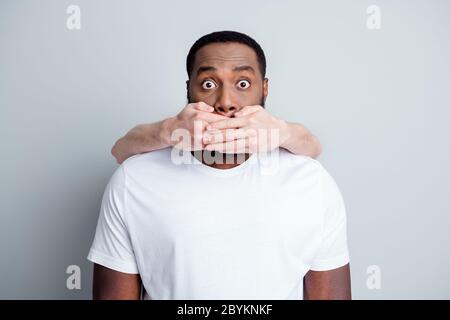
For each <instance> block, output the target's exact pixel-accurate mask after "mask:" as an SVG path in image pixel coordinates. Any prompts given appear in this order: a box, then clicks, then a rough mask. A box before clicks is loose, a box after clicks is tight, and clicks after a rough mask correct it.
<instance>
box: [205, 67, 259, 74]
mask: <svg viewBox="0 0 450 320" xmlns="http://www.w3.org/2000/svg"><path fill="white" fill-rule="evenodd" d="M208 71H217V68H215V67H212V66H202V67H199V68H198V70H197V76H198V75H199V74H200V73H202V72H208ZM233 71H250V72H253V73H255V69H253V67H252V66H249V65H242V66H237V67H234V68H233Z"/></svg>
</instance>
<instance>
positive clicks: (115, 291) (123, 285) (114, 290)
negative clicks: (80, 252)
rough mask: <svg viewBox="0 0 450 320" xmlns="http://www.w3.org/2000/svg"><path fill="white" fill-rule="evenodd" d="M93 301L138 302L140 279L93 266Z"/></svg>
mask: <svg viewBox="0 0 450 320" xmlns="http://www.w3.org/2000/svg"><path fill="white" fill-rule="evenodd" d="M92 297H93V299H94V300H140V297H141V278H140V276H139V275H138V274H128V273H122V272H118V271H114V270H112V269H109V268H106V267H103V266H101V265H99V264H94V285H93V290H92Z"/></svg>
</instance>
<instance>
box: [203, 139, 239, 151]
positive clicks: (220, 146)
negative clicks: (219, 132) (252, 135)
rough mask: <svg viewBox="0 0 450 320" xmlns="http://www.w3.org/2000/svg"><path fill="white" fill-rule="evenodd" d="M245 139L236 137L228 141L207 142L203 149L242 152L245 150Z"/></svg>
mask: <svg viewBox="0 0 450 320" xmlns="http://www.w3.org/2000/svg"><path fill="white" fill-rule="evenodd" d="M246 145H247V141H246V139H238V140H233V141H228V142H220V143H213V144H208V145H207V146H206V147H205V149H206V150H209V151H213V150H214V151H218V152H221V153H244V152H246Z"/></svg>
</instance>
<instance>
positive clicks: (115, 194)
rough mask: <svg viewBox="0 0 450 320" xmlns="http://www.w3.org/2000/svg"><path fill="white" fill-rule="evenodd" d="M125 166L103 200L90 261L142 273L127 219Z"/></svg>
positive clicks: (117, 269)
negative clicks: (138, 265)
mask: <svg viewBox="0 0 450 320" xmlns="http://www.w3.org/2000/svg"><path fill="white" fill-rule="evenodd" d="M125 192H126V177H125V172H124V167H123V165H122V166H120V167H119V168H118V169H117V170H116V171H115V172H114V174H113V175H112V177H111V179H110V180H109V182H108V184H107V186H106V188H105V192H104V194H103V198H102V204H101V209H100V216H99V218H98V222H97V228H96V232H95V237H94V241H93V243H92V246H91V249H90V251H89V254H88V257H87V259H88V260H90V261H92V262H94V263H97V264H100V265H102V266H105V267H107V268H110V269H113V270H115V271H119V272H123V273H130V274H137V273H139V271H138V267H137V263H136V259H135V255H134V252H133V247H132V244H131V240H130V236H129V233H128V230H127V225H126V219H125V218H126V217H125V212H124V211H125V200H126V199H125V196H126V193H125Z"/></svg>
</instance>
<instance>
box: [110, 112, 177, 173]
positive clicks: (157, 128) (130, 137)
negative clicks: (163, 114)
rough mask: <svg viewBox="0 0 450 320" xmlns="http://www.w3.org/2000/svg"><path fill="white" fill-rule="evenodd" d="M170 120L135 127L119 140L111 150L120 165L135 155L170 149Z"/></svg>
mask: <svg viewBox="0 0 450 320" xmlns="http://www.w3.org/2000/svg"><path fill="white" fill-rule="evenodd" d="M170 119H171V118H169V119H165V120H162V121H158V122H155V123H148V124H140V125H138V126H136V127H134V128H133V129H131V130H130V131H128V133H127V134H126V135H125V136H123V137H122V138H120V139H119V140H117V142H116V143H115V144H114V146H113V147H112V149H111V153H112V155H113V156H114V157H115V158H116V160H117V162H118V163H119V164H120V163H122V162H123V161H125V160H126V159H128V158H129V157H131V156H133V155H135V154H139V153H145V152H150V151H154V150H159V149H163V148H167V147H169V146H170V132H168V125H167V123H168V122H169V121H171V120H170Z"/></svg>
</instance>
